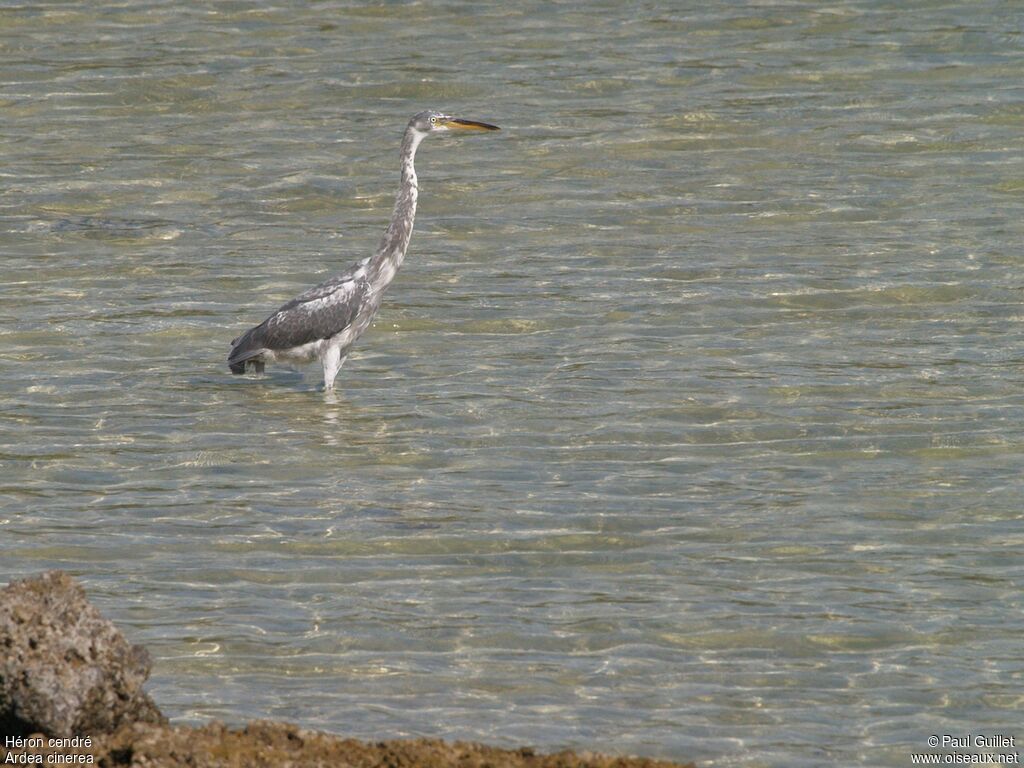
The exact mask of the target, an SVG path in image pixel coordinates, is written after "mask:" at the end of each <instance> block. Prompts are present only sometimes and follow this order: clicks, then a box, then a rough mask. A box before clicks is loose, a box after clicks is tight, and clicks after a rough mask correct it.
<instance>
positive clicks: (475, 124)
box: [409, 109, 501, 134]
mask: <svg viewBox="0 0 1024 768" xmlns="http://www.w3.org/2000/svg"><path fill="white" fill-rule="evenodd" d="M409 127H410V128H413V129H414V130H416V131H419V132H420V133H423V134H427V133H448V132H452V133H468V132H470V131H500V130H501V129H500V128H499V127H498V126H496V125H491V124H490V123H481V122H479V121H477V120H466V119H464V118H461V117H452V116H451V115H446V114H444V113H443V112H436V111H434V110H432V109H428V110H427V111H426V112H420V113H419V114H418V115H416V116H414V117H413V119H412V120H410V121H409Z"/></svg>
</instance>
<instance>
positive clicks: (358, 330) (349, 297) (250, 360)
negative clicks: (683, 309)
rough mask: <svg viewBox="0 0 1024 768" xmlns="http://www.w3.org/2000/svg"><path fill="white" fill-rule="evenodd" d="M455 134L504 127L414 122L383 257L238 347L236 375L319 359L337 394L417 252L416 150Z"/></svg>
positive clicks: (428, 119)
mask: <svg viewBox="0 0 1024 768" xmlns="http://www.w3.org/2000/svg"><path fill="white" fill-rule="evenodd" d="M452 130H477V131H481V130H483V131H496V130H498V127H497V126H494V125H489V124H487V123H479V122H476V121H473V120H462V119H459V118H453V117H450V116H448V115H443V114H441V113H440V112H433V111H428V112H421V113H419V114H418V115H416V116H415V117H413V118H412V120H410V121H409V125H408V127H407V128H406V130H405V135H404V136H403V139H402V151H401V161H402V179H401V184H400V186H399V189H398V196H397V197H396V199H395V208H394V211H393V212H392V214H391V222H390V224H388V228H387V230H386V231H385V232H384V236H383V237H382V238H381V241H380V245H379V246H378V247H377V251H376V252H375V253H374V255H373V256H371V257H370V258H368V259H363V260H362V261H360V262H358V263H356V264H353V265H352V266H351V267H349V269H347V270H346V271H345V272H343V273H341V274H340V275H337V276H335V277H332V278H331V279H330V280H327V281H326V282H323V283H321V284H320V285H318V286H316V287H314V288H310V289H309V290H308V291H306V292H305V293H302V294H301V295H299V296H297V297H296V298H294V299H292V300H291V301H289V302H288V303H287V304H285V305H284V306H282V307H281V308H280V309H278V310H277V311H276V312H275V313H274V314H272V315H271V316H270V317H268V318H267V319H266V320H264V321H263V322H262V323H260V324H259V325H257V326H256V327H255V328H250V329H249V330H248V331H246V332H245V333H243V334H242V335H241V336H239V337H238V338H236V339H235V340H234V341H232V342H231V353H230V354H229V355H228V366H229V367H230V369H231V372H232V373H244V372H245V370H246V367H247V366H251V367H253V368H255V370H256V371H257V372H261V371H262V370H263V366H264V365H265V364H266V363H270V362H275V361H277V360H285V361H288V362H309V361H311V360H315V359H319V360H320V361H321V363H322V364H323V368H324V388H325V389H328V390H330V389H333V388H334V379H335V377H336V376H337V374H338V371H339V370H340V369H341V366H342V365H343V364H344V362H345V358H346V356H347V355H348V352H349V350H350V349H351V348H352V345H353V344H355V342H356V340H357V339H358V338H359V337H360V336H361V335H362V333H363V332H364V331H365V330H366V329H367V328H368V327H369V326H370V323H371V321H372V320H373V316H374V315H375V314H376V313H377V310H378V309H379V308H380V304H381V301H382V299H383V295H384V290H385V289H386V288H387V286H388V285H389V284H390V283H391V281H392V280H393V279H394V277H395V274H396V273H397V272H398V270H399V269H400V268H401V266H402V261H403V260H404V258H405V252H406V250H407V249H408V247H409V240H410V238H411V237H412V229H413V223H414V221H415V219H416V200H417V197H418V194H419V188H418V185H417V179H416V169H415V166H414V160H415V157H416V149H417V148H418V147H419V144H420V142H421V141H422V140H423V139H424V138H426V136H427V135H428V134H430V133H432V132H435V131H452Z"/></svg>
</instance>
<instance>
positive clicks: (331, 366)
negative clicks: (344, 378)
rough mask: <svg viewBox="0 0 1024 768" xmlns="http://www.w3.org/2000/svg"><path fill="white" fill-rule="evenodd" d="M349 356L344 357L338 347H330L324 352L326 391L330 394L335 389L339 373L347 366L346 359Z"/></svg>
mask: <svg viewBox="0 0 1024 768" xmlns="http://www.w3.org/2000/svg"><path fill="white" fill-rule="evenodd" d="M347 357H348V355H344V356H342V354H341V350H340V349H339V348H338V347H328V348H327V350H326V351H325V352H324V356H323V359H322V360H321V362H322V363H323V365H324V391H325V392H330V391H331V390H333V389H334V380H335V378H337V376H338V371H340V370H341V366H343V365H344V364H345V359H346V358H347Z"/></svg>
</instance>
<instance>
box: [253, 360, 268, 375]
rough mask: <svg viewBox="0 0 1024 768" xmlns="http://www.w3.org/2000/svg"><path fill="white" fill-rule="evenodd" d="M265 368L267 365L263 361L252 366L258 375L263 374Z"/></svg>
mask: <svg viewBox="0 0 1024 768" xmlns="http://www.w3.org/2000/svg"><path fill="white" fill-rule="evenodd" d="M264 367H266V363H264V362H263V361H262V360H257V361H256V362H255V363H253V364H252V369H253V370H254V371H255V372H256V373H257V374H262V373H263V369H264Z"/></svg>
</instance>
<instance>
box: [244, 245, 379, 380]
mask: <svg viewBox="0 0 1024 768" xmlns="http://www.w3.org/2000/svg"><path fill="white" fill-rule="evenodd" d="M368 287H369V284H368V283H367V281H366V274H365V269H364V268H363V265H362V264H357V265H356V266H355V267H353V268H352V269H350V270H348V271H347V272H345V273H344V274H341V275H338V276H337V277H334V278H331V279H330V280H328V281H326V282H324V283H321V284H320V285H317V286H315V287H313V288H310V289H309V290H308V291H306V292H305V293H302V294H300V295H299V296H296V297H295V298H294V299H292V300H291V301H289V302H288V303H287V304H285V305H284V306H282V307H281V308H280V309H278V310H277V311H276V312H275V313H274V314H272V315H271V316H270V317H268V318H267V319H266V320H264V321H263V322H262V323H260V324H259V325H257V326H256V327H255V328H250V329H249V330H248V331H246V332H245V333H244V334H242V335H241V336H239V337H238V338H237V339H235V340H234V341H233V342H232V349H231V354H230V355H229V357H228V363H229V364H233V365H237V364H239V363H244V362H245V361H246V360H248V359H250V358H253V357H256V356H257V355H259V354H260V353H262V352H263V351H264V350H268V349H269V350H283V349H291V348H293V347H301V346H302V345H303V344H308V343H309V342H311V341H317V340H318V339H329V338H330V337H331V336H334V335H335V334H338V333H341V332H342V331H343V330H345V329H346V328H347V327H348V326H349V325H351V324H352V322H353V320H355V317H356V315H357V314H358V312H359V308H360V307H361V306H362V304H363V301H364V299H365V296H366V293H367V289H368Z"/></svg>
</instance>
